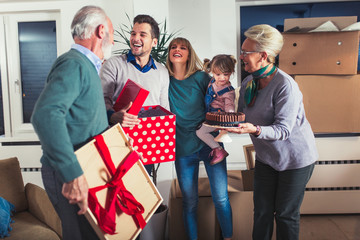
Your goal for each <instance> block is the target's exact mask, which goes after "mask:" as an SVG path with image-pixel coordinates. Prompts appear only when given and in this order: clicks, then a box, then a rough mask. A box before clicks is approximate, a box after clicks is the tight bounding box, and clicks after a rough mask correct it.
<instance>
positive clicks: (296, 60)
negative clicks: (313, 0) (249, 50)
mask: <svg viewBox="0 0 360 240" xmlns="http://www.w3.org/2000/svg"><path fill="white" fill-rule="evenodd" d="M329 19H335V20H334V21H335V22H334V24H335V25H338V26H341V27H342V26H345V24H347V25H350V24H351V23H354V22H356V17H355V18H354V17H350V18H349V17H347V18H342V17H338V18H314V19H313V18H307V19H302V18H297V19H293V20H291V21H289V20H290V19H285V21H284V22H285V24H284V29H286V30H289V29H290V27H294V26H296V27H299V28H300V29H301V28H306V30H310V29H313V28H315V27H317V26H319V25H320V24H321V23H320V22H321V21H322V23H324V22H326V21H327V20H329ZM289 25H290V26H289ZM283 36H284V46H283V49H282V51H281V52H280V55H279V68H280V69H282V70H284V71H285V72H286V73H288V74H338V75H346V74H357V70H358V55H359V31H346V32H313V33H303V32H301V31H300V32H284V33H283Z"/></svg>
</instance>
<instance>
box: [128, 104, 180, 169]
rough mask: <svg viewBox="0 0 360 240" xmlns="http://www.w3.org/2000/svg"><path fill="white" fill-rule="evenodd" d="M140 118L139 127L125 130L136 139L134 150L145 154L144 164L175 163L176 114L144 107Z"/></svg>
mask: <svg viewBox="0 0 360 240" xmlns="http://www.w3.org/2000/svg"><path fill="white" fill-rule="evenodd" d="M138 118H139V119H140V120H141V122H140V124H139V125H136V126H135V127H133V128H126V127H124V128H123V129H124V131H125V132H126V133H128V134H129V136H130V137H131V138H132V139H134V144H133V146H134V150H136V151H138V152H141V153H142V154H143V157H144V160H143V164H144V165H146V164H154V163H162V162H169V161H175V141H176V139H175V122H176V116H175V114H173V113H172V112H170V111H168V110H166V109H165V108H163V107H161V106H159V105H155V106H146V107H143V108H142V109H141V110H140V112H139V114H138Z"/></svg>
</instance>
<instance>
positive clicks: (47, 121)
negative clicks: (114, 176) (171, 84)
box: [31, 49, 108, 182]
mask: <svg viewBox="0 0 360 240" xmlns="http://www.w3.org/2000/svg"><path fill="white" fill-rule="evenodd" d="M31 122H32V124H33V126H34V129H35V131H36V133H37V134H38V136H39V139H40V142H41V145H42V150H43V156H42V157H41V163H42V164H45V165H50V166H51V167H52V168H53V169H54V170H55V171H57V172H58V173H59V174H60V176H61V177H62V180H63V181H64V182H69V181H71V180H73V179H75V178H77V177H79V176H80V175H82V174H83V171H82V169H81V167H80V165H79V163H78V160H77V158H76V156H75V154H74V150H76V149H77V148H79V147H81V146H82V145H84V144H85V143H86V142H87V141H88V140H90V139H91V137H93V136H95V135H98V134H100V133H101V132H103V131H104V130H105V129H106V128H107V126H108V124H107V117H106V110H105V102H104V97H103V93H102V88H101V82H100V78H99V76H98V73H97V71H96V69H95V66H94V65H93V64H92V63H91V61H90V60H89V59H88V58H87V57H86V56H85V55H83V54H82V53H80V52H78V51H77V50H74V49H72V50H70V51H68V52H67V53H65V54H63V55H62V56H60V57H59V58H58V59H57V60H56V61H55V63H54V65H53V66H52V69H51V70H50V73H49V75H48V78H47V81H46V85H45V88H44V90H43V92H42V93H41V95H40V97H39V99H38V101H37V103H36V105H35V109H34V112H33V115H32V118H31Z"/></svg>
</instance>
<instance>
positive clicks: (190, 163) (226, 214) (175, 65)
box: [166, 38, 233, 240]
mask: <svg viewBox="0 0 360 240" xmlns="http://www.w3.org/2000/svg"><path fill="white" fill-rule="evenodd" d="M168 51H169V54H168V58H167V63H166V66H167V68H168V70H169V74H170V86H169V100H170V109H171V111H172V112H173V113H175V114H176V160H175V168H176V174H177V178H178V180H179V185H180V189H181V193H182V196H183V198H182V199H183V218H184V225H185V229H186V232H187V235H188V237H189V239H191V240H193V239H197V238H198V233H197V205H198V177H199V164H200V161H203V162H204V165H205V169H206V172H207V175H208V178H209V182H210V188H211V193H212V198H213V201H214V204H215V209H216V215H217V217H218V221H219V223H220V227H221V230H222V234H223V237H224V239H227V240H228V239H231V237H232V232H233V228H232V212H231V206H230V201H229V197H228V192H227V169H226V161H222V162H220V163H218V164H215V165H210V160H211V157H210V156H209V155H210V152H211V150H212V149H211V148H210V147H208V146H207V145H206V144H205V143H204V142H203V141H201V140H200V139H199V138H198V137H197V136H196V132H195V131H196V129H197V128H198V126H199V125H200V124H201V123H202V122H203V121H204V120H205V113H206V108H205V102H204V98H205V93H206V88H207V86H208V84H209V81H210V76H209V75H208V74H207V73H205V72H202V71H201V68H202V63H201V61H200V60H199V58H198V57H197V55H196V53H195V51H194V50H193V48H192V47H191V44H190V42H189V41H188V40H186V39H184V38H175V39H174V40H172V41H171V43H170V45H169V48H168ZM209 227H210V226H209Z"/></svg>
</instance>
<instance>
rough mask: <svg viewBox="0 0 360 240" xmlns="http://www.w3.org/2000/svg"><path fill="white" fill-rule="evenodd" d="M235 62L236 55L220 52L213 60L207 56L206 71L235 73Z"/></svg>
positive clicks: (205, 60)
mask: <svg viewBox="0 0 360 240" xmlns="http://www.w3.org/2000/svg"><path fill="white" fill-rule="evenodd" d="M235 64H236V59H235V57H234V56H232V55H227V54H219V55H216V56H215V57H213V59H212V60H211V61H210V60H209V59H207V58H205V59H204V71H205V72H207V73H209V72H214V71H220V72H223V73H233V72H235Z"/></svg>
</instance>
